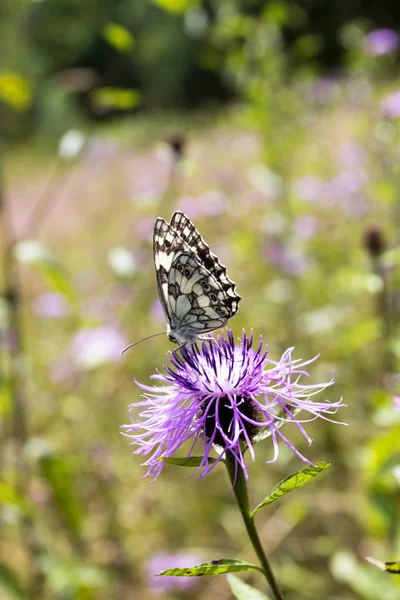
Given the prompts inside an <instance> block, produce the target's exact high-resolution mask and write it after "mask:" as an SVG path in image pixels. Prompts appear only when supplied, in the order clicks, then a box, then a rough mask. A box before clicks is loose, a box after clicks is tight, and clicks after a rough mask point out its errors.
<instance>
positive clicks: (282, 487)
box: [252, 462, 331, 515]
mask: <svg viewBox="0 0 400 600" xmlns="http://www.w3.org/2000/svg"><path fill="white" fill-rule="evenodd" d="M330 466H331V463H329V462H318V463H316V466H315V467H307V468H306V469H303V470H302V471H298V472H297V473H293V474H292V475H288V476H287V477H285V479H282V481H280V482H279V483H278V484H277V485H276V486H275V487H274V489H273V490H272V492H271V493H270V494H269V495H268V496H267V497H266V498H265V499H264V500H263V501H262V502H261V504H259V505H258V506H257V507H256V508H255V509H254V510H253V512H252V515H255V514H256V512H258V511H259V510H261V509H262V508H264V506H268V504H272V502H275V500H279V498H281V497H282V496H284V495H285V494H288V493H289V492H293V491H294V490H296V489H297V488H299V487H302V486H303V485H305V484H306V483H308V482H309V481H311V480H312V479H314V477H316V476H317V475H319V474H320V473H322V471H325V469H327V468H328V467H330Z"/></svg>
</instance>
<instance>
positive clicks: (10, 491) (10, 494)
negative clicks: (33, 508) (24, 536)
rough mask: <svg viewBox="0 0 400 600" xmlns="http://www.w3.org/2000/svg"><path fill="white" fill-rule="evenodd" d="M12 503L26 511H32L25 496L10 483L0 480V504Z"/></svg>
mask: <svg viewBox="0 0 400 600" xmlns="http://www.w3.org/2000/svg"><path fill="white" fill-rule="evenodd" d="M1 505H11V506H15V507H17V508H18V509H19V510H21V511H22V512H24V513H28V512H29V511H30V507H29V505H28V504H27V502H26V501H25V500H24V498H23V497H22V496H21V495H20V494H19V493H18V492H17V491H16V490H15V489H14V488H13V487H12V485H10V484H9V483H5V482H4V481H0V506H1Z"/></svg>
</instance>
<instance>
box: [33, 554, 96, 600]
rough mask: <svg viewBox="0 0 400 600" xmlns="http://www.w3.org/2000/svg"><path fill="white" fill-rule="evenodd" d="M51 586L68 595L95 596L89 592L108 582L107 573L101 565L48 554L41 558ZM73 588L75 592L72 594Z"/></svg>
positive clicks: (78, 596)
mask: <svg viewBox="0 0 400 600" xmlns="http://www.w3.org/2000/svg"><path fill="white" fill-rule="evenodd" d="M41 566H42V569H43V571H44V573H45V574H46V578H47V580H48V582H49V587H50V588H51V589H52V590H53V591H54V592H55V593H57V594H65V595H66V597H70V596H73V597H76V598H79V599H80V598H84V599H85V600H86V599H87V598H93V596H92V594H91V593H89V592H90V591H91V590H96V589H97V588H99V587H102V586H104V585H106V584H107V573H106V571H105V570H104V569H101V568H100V567H93V566H90V565H85V564H82V563H78V562H77V561H74V560H61V559H59V558H58V557H55V556H51V555H47V556H44V557H43V558H42V560H41ZM71 590H72V591H73V592H74V593H73V594H71Z"/></svg>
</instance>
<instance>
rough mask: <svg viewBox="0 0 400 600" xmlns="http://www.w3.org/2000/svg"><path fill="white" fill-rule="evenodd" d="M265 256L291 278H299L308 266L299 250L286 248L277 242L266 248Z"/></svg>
mask: <svg viewBox="0 0 400 600" xmlns="http://www.w3.org/2000/svg"><path fill="white" fill-rule="evenodd" d="M266 255H267V260H268V261H269V262H270V263H271V264H273V265H275V266H277V267H280V268H281V269H282V270H283V271H284V272H285V273H286V274H287V275H290V276H291V277H299V276H300V275H302V274H303V273H304V271H305V270H306V269H307V266H308V261H307V258H306V256H305V255H304V253H303V252H302V251H301V250H299V249H293V248H287V247H286V246H285V245H284V244H283V243H282V242H280V241H278V240H276V241H274V242H272V243H270V244H269V245H268V246H267V249H266Z"/></svg>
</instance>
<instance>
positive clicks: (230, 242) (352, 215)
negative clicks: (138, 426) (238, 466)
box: [0, 0, 400, 600]
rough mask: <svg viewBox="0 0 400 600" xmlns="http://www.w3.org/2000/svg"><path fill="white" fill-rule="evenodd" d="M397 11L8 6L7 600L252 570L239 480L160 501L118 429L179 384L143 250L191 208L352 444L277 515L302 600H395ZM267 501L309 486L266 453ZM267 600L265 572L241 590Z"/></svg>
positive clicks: (203, 485) (4, 205)
mask: <svg viewBox="0 0 400 600" xmlns="http://www.w3.org/2000/svg"><path fill="white" fill-rule="evenodd" d="M399 30H400V5H399V3H398V2H396V1H395V0H392V1H389V0H384V1H383V0H380V2H372V1H370V2H361V1H360V0H358V1H357V0H350V1H349V0H336V1H335V2H328V1H327V0H271V1H257V0H241V1H240V0H153V1H150V0H141V1H140V2H138V1H137V0H136V1H135V0H97V1H96V0H2V1H1V4H0V40H1V41H0V46H1V52H0V142H1V148H0V152H1V154H0V162H1V167H0V182H1V190H0V213H1V214H0V226H1V237H0V244H1V256H2V266H1V277H0V278H1V290H2V295H1V298H0V353H1V354H0V356H1V363H0V364H1V367H0V369H1V370H0V384H1V387H0V452H1V460H0V508H1V512H0V598H1V599H3V598H5V599H10V598H11V599H15V598H17V599H19V600H21V599H28V598H29V599H38V598H40V599H45V600H47V599H57V600H58V599H60V600H70V599H71V600H72V599H78V600H91V599H100V600H102V599H109V598H121V599H124V600H125V599H126V600H128V599H129V600H130V599H133V598H135V600H141V599H150V600H152V599H161V600H162V599H172V598H173V599H178V600H179V599H181V600H183V599H185V598H194V599H196V600H204V599H206V598H207V599H209V598H216V599H220V600H228V599H231V598H233V595H232V592H231V591H230V588H229V585H228V583H227V581H226V578H225V577H224V576H220V577H216V578H211V577H210V578H199V579H178V578H175V579H166V578H157V579H156V578H155V577H154V574H155V573H156V572H158V571H159V570H161V569H164V568H168V567H172V566H187V565H191V564H195V563H196V562H201V561H203V560H211V559H218V558H221V557H226V558H241V559H243V560H250V561H254V560H255V558H254V556H253V553H252V551H251V549H250V548H249V545H248V544H247V542H246V541H245V539H246V538H245V536H244V530H243V525H242V523H241V521H240V519H239V516H238V512H237V509H236V507H235V504H234V501H233V499H232V498H230V499H228V500H227V498H228V496H229V493H230V483H229V482H228V479H227V477H226V474H225V472H224V470H223V468H222V467H221V468H219V469H216V470H215V471H213V473H212V474H210V475H209V476H207V478H206V479H204V480H199V481H196V479H195V478H189V477H190V474H191V473H190V471H189V470H186V469H179V468H177V467H174V466H171V465H167V466H166V467H165V468H164V471H163V473H162V475H161V477H160V478H159V479H158V480H157V481H156V482H154V483H151V481H150V480H149V479H144V480H143V479H142V476H143V475H144V474H145V467H141V466H140V463H141V462H143V460H142V459H141V458H140V457H137V456H132V455H131V448H130V446H129V443H128V440H126V439H124V438H123V437H122V436H121V434H120V425H122V424H124V423H128V422H129V415H128V409H127V406H128V404H130V403H132V402H135V401H138V399H139V396H140V394H139V390H138V388H137V387H136V386H135V384H134V383H133V377H136V378H137V379H138V380H140V381H141V382H143V383H147V382H148V378H149V376H150V375H151V374H152V373H154V372H155V371H156V370H157V369H161V368H162V365H163V364H165V361H166V352H167V351H169V350H171V344H170V343H169V342H168V340H167V338H166V337H165V338H163V337H159V338H155V339H152V340H149V341H147V342H144V343H143V344H142V345H141V346H140V347H138V348H134V349H132V350H131V351H130V352H129V353H127V354H125V355H124V356H123V357H122V358H121V357H120V351H121V350H122V349H123V348H124V346H126V345H127V344H128V343H130V342H133V341H136V340H139V339H140V338H142V337H144V336H146V335H150V334H152V333H156V332H159V331H163V330H164V329H165V321H164V318H163V315H162V312H161V309H160V305H159V303H158V299H157V291H156V284H155V274H154V266H153V258H152V248H151V237H152V229H153V225H154V220H155V218H156V217H157V216H159V215H160V216H162V217H164V218H169V217H170V216H171V214H172V212H173V211H174V210H177V209H178V210H183V211H184V212H185V213H186V214H188V216H189V217H190V218H191V219H192V220H193V221H194V222H195V224H196V226H197V227H198V228H199V230H200V232H201V233H202V234H203V236H204V237H205V239H206V241H207V242H208V243H209V244H210V246H211V248H212V250H213V251H214V252H215V253H216V254H218V256H219V257H220V259H221V262H222V263H223V264H227V265H228V267H229V269H228V272H229V275H230V277H231V278H232V279H233V280H234V281H235V282H236V284H237V289H238V292H239V294H240V295H241V296H242V302H241V306H240V310H239V312H238V314H237V316H235V318H234V319H233V320H232V321H231V322H230V326H231V327H232V328H233V330H234V333H235V335H237V336H239V335H240V334H241V330H242V328H243V327H245V328H246V329H247V331H249V330H250V328H254V331H255V334H256V336H258V335H259V334H262V335H263V337H264V340H265V341H266V342H267V343H268V345H269V352H270V358H272V359H275V360H278V359H279V357H280V356H281V354H282V353H283V351H284V350H285V349H286V348H288V347H289V346H295V347H296V350H295V353H294V358H303V359H306V358H311V357H312V356H315V355H316V354H318V353H320V354H321V356H320V358H319V360H318V362H317V363H315V364H314V365H313V366H312V367H311V369H310V371H311V374H312V379H313V381H314V382H318V381H322V380H328V379H329V378H330V376H331V374H332V371H334V372H335V377H336V382H337V383H336V385H335V386H334V387H333V388H332V389H330V390H329V396H328V397H329V398H330V399H332V400H337V399H339V397H340V396H343V397H344V398H345V402H346V403H347V405H348V408H347V409H344V410H345V413H343V411H342V413H341V415H340V418H341V419H343V420H345V421H346V422H347V423H348V427H343V426H338V425H332V424H329V423H324V422H322V421H321V422H315V423H310V424H309V426H308V431H309V433H310V435H311V437H312V438H313V440H314V441H313V445H312V446H311V447H310V448H308V447H305V441H304V439H303V438H301V436H299V435H298V433H297V432H296V431H295V428H293V429H290V425H288V427H287V428H286V429H285V435H286V436H288V437H289V439H290V440H291V441H293V442H294V443H298V444H299V449H300V451H301V452H302V453H304V454H306V456H307V457H308V458H309V459H310V460H313V461H319V460H330V461H331V462H332V467H331V468H330V469H329V470H328V471H327V472H325V473H324V475H323V476H321V477H319V478H317V480H316V481H314V482H313V483H311V484H310V486H311V485H312V486H313V487H312V488H311V487H310V486H305V487H304V488H303V489H301V490H298V491H296V494H293V495H292V494H291V495H289V496H288V497H285V498H284V499H283V500H281V501H280V502H278V503H276V504H274V506H273V507H271V508H270V509H269V510H265V511H263V512H262V513H260V516H259V517H258V520H257V523H258V525H259V528H260V535H261V538H262V541H263V544H264V547H265V549H266V551H267V553H268V555H269V556H270V557H271V563H272V566H273V567H274V569H275V570H276V574H277V578H278V581H279V582H280V584H281V587H282V588H283V589H284V590H285V598H287V600H309V599H310V600H311V599H312V600H322V599H325V598H329V599H332V600H350V599H355V598H361V599H362V600H364V599H365V600H376V599H377V598H385V600H396V599H398V598H400V580H399V578H398V577H397V578H396V576H393V575H389V574H388V573H384V572H381V571H379V570H378V569H376V568H375V567H374V566H372V565H370V564H369V563H368V562H366V561H365V557H366V556H373V557H375V558H376V559H378V560H396V559H397V560H398V559H399V558H400V522H399V514H400V467H399V457H400V383H399V363H400V337H399V333H400V331H399V312H400V292H399V289H400V288H399V284H400V251H399V247H398V244H399V227H400V200H399V191H398V190H399V182H400V170H399V165H400V77H399V75H400V70H399V69H400V66H399V59H400V37H399ZM256 452H257V462H256V463H255V464H252V465H251V466H250V490H251V500H252V503H253V505H255V504H257V503H258V502H260V501H261V500H262V498H263V497H264V496H265V495H266V494H267V493H268V491H269V490H271V488H272V487H273V486H274V485H275V484H276V483H277V482H278V481H279V480H280V479H281V478H283V477H286V476H287V475H288V474H290V473H292V472H295V471H298V470H300V469H301V468H303V464H302V463H301V462H300V461H299V460H298V459H297V458H296V457H295V456H294V455H292V454H291V453H290V452H289V451H287V449H285V448H283V447H282V449H281V455H280V458H279V461H278V462H277V463H276V464H274V465H271V464H269V465H266V464H265V461H266V460H269V459H271V458H272V456H273V449H272V446H271V444H270V442H269V441H268V440H265V441H264V442H263V443H261V444H259V445H258V446H257V447H256ZM242 578H243V579H244V580H245V581H247V582H248V583H251V584H253V585H255V586H256V587H258V588H259V589H264V588H263V586H264V582H263V581H262V580H261V579H260V578H259V577H258V576H257V575H251V576H243V577H242Z"/></svg>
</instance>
